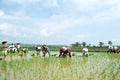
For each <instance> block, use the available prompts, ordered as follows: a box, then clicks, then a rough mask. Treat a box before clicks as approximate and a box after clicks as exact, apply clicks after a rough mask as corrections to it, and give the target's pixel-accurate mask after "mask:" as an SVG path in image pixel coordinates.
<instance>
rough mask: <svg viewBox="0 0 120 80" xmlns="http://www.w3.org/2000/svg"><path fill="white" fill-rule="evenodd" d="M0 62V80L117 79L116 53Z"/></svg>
mask: <svg viewBox="0 0 120 80" xmlns="http://www.w3.org/2000/svg"><path fill="white" fill-rule="evenodd" d="M94 54H95V55H91V56H88V57H76V56H74V57H73V58H57V57H50V58H41V57H34V58H32V59H29V60H15V61H9V62H7V61H0V80H119V76H120V54H107V53H100V54H99V53H95V52H94Z"/></svg>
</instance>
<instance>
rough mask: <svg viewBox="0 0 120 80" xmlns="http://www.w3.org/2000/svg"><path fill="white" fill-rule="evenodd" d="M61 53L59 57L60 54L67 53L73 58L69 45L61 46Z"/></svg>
mask: <svg viewBox="0 0 120 80" xmlns="http://www.w3.org/2000/svg"><path fill="white" fill-rule="evenodd" d="M59 53H60V54H59V57H60V56H62V57H65V56H66V55H69V57H70V58H71V48H69V47H62V48H60V51H59Z"/></svg>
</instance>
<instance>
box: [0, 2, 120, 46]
mask: <svg viewBox="0 0 120 80" xmlns="http://www.w3.org/2000/svg"><path fill="white" fill-rule="evenodd" d="M3 40H7V41H8V42H9V43H16V42H20V43H28V44H29V43H30V44H57V45H59V44H61V45H64V44H66V45H67V44H72V43H75V42H80V43H81V42H87V43H89V44H96V45H97V44H99V42H104V43H105V44H106V45H107V43H108V41H109V40H110V41H112V42H113V44H115V45H120V0H0V41H1V42H2V41H3Z"/></svg>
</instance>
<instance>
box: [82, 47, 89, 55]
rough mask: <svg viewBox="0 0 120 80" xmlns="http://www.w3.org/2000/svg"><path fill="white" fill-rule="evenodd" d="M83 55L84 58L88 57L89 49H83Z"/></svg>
mask: <svg viewBox="0 0 120 80" xmlns="http://www.w3.org/2000/svg"><path fill="white" fill-rule="evenodd" d="M82 53H83V56H87V55H88V48H83V49H82Z"/></svg>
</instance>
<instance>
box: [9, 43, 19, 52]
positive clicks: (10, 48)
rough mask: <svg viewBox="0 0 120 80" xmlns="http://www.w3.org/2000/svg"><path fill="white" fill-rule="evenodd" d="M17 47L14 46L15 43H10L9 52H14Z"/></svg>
mask: <svg viewBox="0 0 120 80" xmlns="http://www.w3.org/2000/svg"><path fill="white" fill-rule="evenodd" d="M16 50H17V49H16V48H15V45H14V44H13V43H12V44H11V45H9V51H10V52H11V53H15V51H16Z"/></svg>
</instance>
